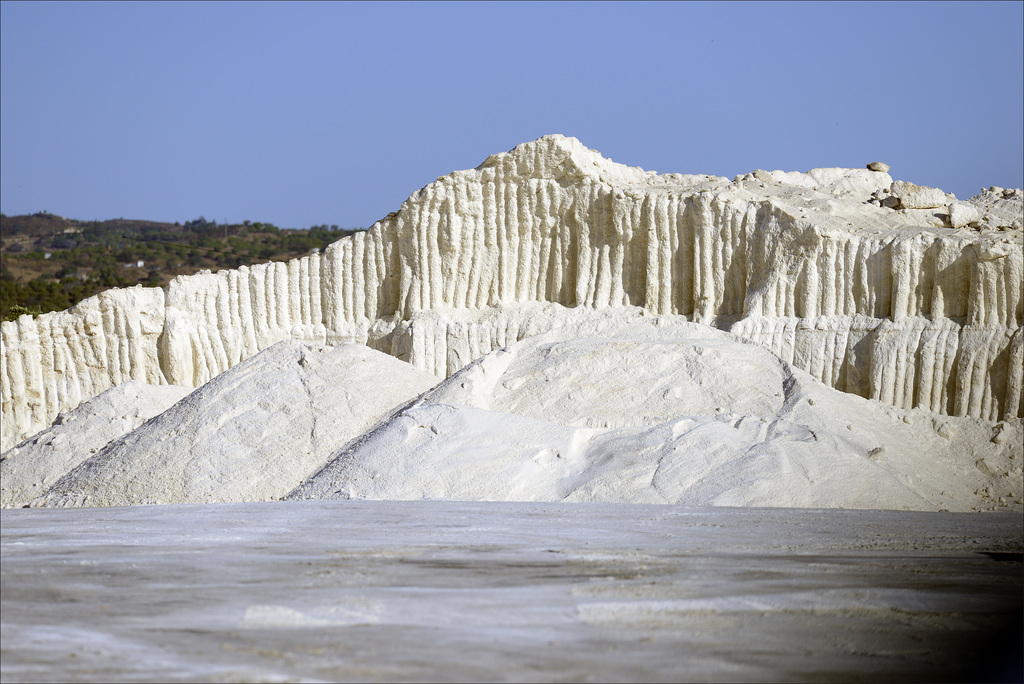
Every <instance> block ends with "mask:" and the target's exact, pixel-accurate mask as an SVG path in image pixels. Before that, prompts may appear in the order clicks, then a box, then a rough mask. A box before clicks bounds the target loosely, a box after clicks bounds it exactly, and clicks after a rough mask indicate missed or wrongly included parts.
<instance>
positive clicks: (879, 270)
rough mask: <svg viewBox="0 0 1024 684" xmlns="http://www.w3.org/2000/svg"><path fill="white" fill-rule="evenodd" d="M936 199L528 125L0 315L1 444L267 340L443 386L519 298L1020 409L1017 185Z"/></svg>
mask: <svg viewBox="0 0 1024 684" xmlns="http://www.w3.org/2000/svg"><path fill="white" fill-rule="evenodd" d="M933 190H934V189H930V188H924V189H922V188H919V187H917V186H911V184H895V183H893V180H892V178H891V177H890V176H889V175H888V174H887V173H884V172H879V171H870V170H866V169H865V170H856V169H815V170H812V171H810V172H808V173H783V172H778V171H776V172H765V171H756V172H754V173H752V174H747V175H745V176H742V177H738V178H737V179H735V180H734V181H732V182H730V181H728V180H727V179H724V178H717V177H712V176H692V175H680V174H662V175H658V174H656V173H655V172H645V171H643V170H641V169H637V168H630V167H626V166H622V165H619V164H615V163H613V162H611V161H610V160H607V159H604V158H602V157H601V156H600V155H599V154H598V153H597V152H595V151H593V150H588V149H587V148H585V147H584V146H583V145H581V144H580V143H579V142H578V141H577V140H575V139H572V138H565V137H562V136H547V137H544V138H541V139H539V140H537V141H534V142H531V143H526V144H523V145H520V146H519V147H517V148H515V149H514V150H512V151H510V152H507V153H503V154H498V155H493V156H491V157H489V158H488V159H487V160H486V161H485V162H484V163H483V164H481V165H480V166H479V167H478V168H476V169H473V170H468V171H458V172H455V173H452V174H449V175H448V176H445V177H443V178H439V179H438V180H437V181H436V182H434V183H431V184H430V185H428V186H426V187H425V188H423V189H422V190H420V191H418V192H416V193H414V194H413V195H412V196H411V197H410V198H409V199H408V200H407V201H406V202H405V203H404V204H403V205H402V207H401V209H400V210H399V211H398V212H396V213H394V214H390V215H389V216H388V217H386V218H385V219H383V220H382V221H380V222H378V223H377V224H375V225H374V226H373V227H372V228H371V229H370V230H368V231H366V232H365V233H361V234H357V235H354V236H352V237H350V238H346V239H343V240H340V241H339V242H337V243H335V244H334V245H332V246H331V247H329V248H328V249H327V250H326V251H325V253H324V254H323V255H310V256H308V257H305V258H302V259H297V260H294V261H291V262H288V263H275V264H264V265H259V266H253V267H243V268H240V269H237V270H233V271H221V272H219V273H217V274H209V273H206V274H199V275H195V276H190V277H183V278H178V279H176V280H175V281H174V282H172V283H171V284H170V285H169V286H168V288H167V289H166V292H164V291H160V290H146V289H141V288H136V289H128V290H118V291H111V292H107V293H103V294H101V295H99V296H97V297H94V298H91V299H90V300H87V301H85V302H82V303H81V304H79V305H78V306H77V307H75V308H73V309H71V310H69V311H66V312H60V313H55V314H48V315H43V316H39V317H38V318H36V319H32V318H31V317H28V316H23V317H22V318H21V319H19V320H18V321H16V322H14V323H4V324H3V327H2V344H3V353H2V354H0V380H2V393H3V396H2V400H3V417H2V426H3V442H2V448H3V449H7V448H8V447H10V446H12V445H14V444H16V443H17V442H18V441H20V440H21V439H23V438H24V437H26V436H28V435H31V434H33V433H35V432H37V431H38V430H40V429H42V428H43V427H45V426H47V425H49V424H50V422H51V421H52V420H53V419H54V417H56V415H57V414H58V413H59V412H60V411H62V410H67V409H70V408H73V407H75V406H77V405H78V404H80V403H81V402H82V401H85V400H86V399H88V398H90V397H92V396H95V395H96V394H98V393H99V392H102V391H103V390H105V389H107V388H109V387H111V386H113V385H116V384H119V383H121V382H123V381H126V380H129V379H138V380H143V381H146V382H149V383H154V384H160V383H171V384H178V385H189V386H199V385H202V384H203V383H205V382H207V381H209V380H210V379H212V378H213V377H215V376H217V375H218V374H220V373H222V372H224V371H225V370H227V369H228V368H231V367H232V366H234V365H236V364H238V363H240V362H241V361H243V360H245V359H247V358H249V357H251V356H253V355H254V354H256V353H257V352H259V351H261V350H263V349H266V348H267V347H269V346H271V345H272V344H274V343H276V342H278V341H281V340H285V339H293V340H298V341H302V342H307V343H312V344H321V345H322V344H328V345H333V344H337V343H339V342H360V343H363V344H367V345H369V346H371V347H373V348H375V349H378V350H381V351H385V352H387V353H390V354H392V355H394V356H397V357H399V358H401V359H403V360H408V361H411V362H412V363H413V364H414V365H416V366H418V367H419V368H421V369H423V370H426V371H427V372H430V373H435V374H444V375H450V374H452V373H454V372H455V371H457V370H459V368H461V367H462V366H464V365H465V364H467V363H469V362H470V361H472V360H474V359H475V358H477V357H479V356H480V355H483V354H485V353H487V352H489V351H491V350H493V349H496V348H499V347H501V346H504V345H505V344H507V343H509V342H512V341H515V340H518V339H521V338H522V337H524V336H526V335H527V334H532V333H536V332H541V331H543V330H546V329H553V328H554V327H557V326H558V325H559V322H558V320H557V319H555V318H552V317H547V318H546V317H545V316H544V315H543V314H541V315H534V314H535V310H533V309H530V308H529V306H526V307H523V306H519V307H511V305H523V304H524V303H526V304H528V303H534V302H535V303H538V306H540V307H541V308H543V306H544V305H545V303H550V304H555V305H560V306H561V307H569V308H588V309H596V310H606V309H612V308H622V307H631V306H632V307H640V308H642V309H644V310H646V311H649V312H651V313H656V314H672V315H678V316H683V317H685V318H686V319H687V320H693V321H697V322H700V323H704V324H708V325H712V326H715V327H718V328H720V329H725V330H729V331H731V332H733V333H734V334H736V335H739V336H741V337H744V338H746V339H749V340H751V341H753V342H756V343H757V344H760V345H762V346H764V347H766V348H767V349H769V350H771V351H772V352H774V353H775V354H777V355H778V356H780V357H781V358H782V359H783V360H784V361H786V362H788V363H791V364H792V365H794V366H796V367H797V368H800V369H803V370H805V371H807V372H808V373H810V374H811V375H812V376H814V377H815V378H817V379H819V380H821V381H822V382H824V383H825V384H827V385H830V386H832V387H835V388H836V389H839V390H842V391H845V392H850V393H854V394H858V395H860V396H863V397H870V398H874V399H878V400H879V401H882V402H884V403H887V404H890V405H892V406H895V407H900V408H911V407H922V408H926V409H929V410H931V411H935V412H939V413H944V414H950V415H959V416H972V417H976V418H983V419H986V420H993V421H994V420H999V419H1001V418H1010V417H1019V416H1022V415H1024V406H1022V404H1024V402H1022V397H1024V394H1022V387H1024V385H1022V376H1024V371H1022V362H1024V333H1022V329H1021V325H1022V319H1024V308H1022V306H1024V304H1022V278H1024V260H1022V246H1021V241H1022V230H1021V194H1020V191H1001V190H1000V191H996V190H993V191H990V192H985V193H982V194H981V195H979V196H977V197H975V198H971V199H970V200H968V201H967V202H960V203H958V202H956V201H955V198H953V197H952V196H949V195H945V194H944V193H941V192H932V191H933ZM940 196H941V197H940ZM954 225H956V226H958V227H956V228H954V227H953V226H954ZM510 307H511V308H510ZM506 311H507V312H506ZM524 311H525V312H526V313H525V314H524V313H521V312H524ZM464 313H466V314H469V315H464ZM521 316H526V318H525V319H524V318H521Z"/></svg>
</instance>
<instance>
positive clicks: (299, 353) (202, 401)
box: [32, 341, 437, 506]
mask: <svg viewBox="0 0 1024 684" xmlns="http://www.w3.org/2000/svg"><path fill="white" fill-rule="evenodd" d="M436 382H437V378H435V377H433V376H431V375H427V374H425V373H423V372H421V371H418V370H416V369H415V368H413V367H412V366H410V365H409V364H407V363H404V362H402V361H399V360H397V359H395V358H393V357H391V356H388V355H386V354H382V353H380V352H377V351H374V350H372V349H369V348H367V347H365V346H363V345H359V344H342V345H339V346H337V347H334V348H330V347H324V348H319V349H311V348H307V347H305V346H304V345H303V344H301V343H299V342H294V341H284V342H280V343H278V344H276V345H274V346H272V347H270V348H268V349H266V350H264V351H263V352H261V353H259V354H257V355H255V356H253V357H251V358H249V359H247V360H246V361H244V362H242V363H240V364H238V365H237V366H235V367H233V368H231V369H230V370H228V371H226V372H224V373H222V374H221V375H219V376H217V377H216V378H214V379H213V380H211V381H210V382H208V383H206V384H205V385H203V386H202V387H200V388H199V389H197V390H195V391H194V392H193V393H192V394H191V395H189V396H188V397H187V398H186V399H185V400H184V401H181V402H179V403H178V404H176V405H175V406H173V407H172V408H171V409H169V410H167V411H165V412H164V413H163V414H161V415H160V416H158V417H156V418H154V419H153V420H152V421H150V422H149V423H147V424H145V425H143V426H142V427H140V428H138V429H136V430H135V431H133V432H131V433H130V434H128V435H125V436H124V437H122V438H121V439H119V440H117V441H115V442H113V443H111V444H110V445H108V446H107V447H106V448H105V449H103V450H102V451H101V452H100V453H98V454H96V455H95V456H93V457H92V458H90V459H89V460H87V461H85V462H84V463H82V464H81V465H80V466H78V467H77V468H75V469H74V470H72V471H71V472H69V473H67V474H66V475H65V476H64V477H62V478H61V479H60V480H59V481H58V482H57V483H56V484H54V485H53V487H51V488H50V490H49V491H48V492H46V494H45V495H44V496H43V497H42V498H40V499H37V500H36V501H33V502H32V505H33V506H36V505H43V506H124V505H134V504H146V503H189V502H191V503H206V502H227V501H267V500H274V499H278V498H280V497H282V496H283V495H285V494H287V493H288V492H289V491H291V490H292V489H293V488H294V487H295V486H297V485H298V484H299V483H300V482H302V481H303V479H304V478H306V477H308V476H309V475H310V473H312V472H313V471H315V470H316V469H317V468H318V467H320V466H321V465H322V464H323V463H324V462H325V461H326V460H327V459H328V457H329V456H330V455H331V453H332V452H334V451H335V450H336V449H338V447H339V445H342V444H344V443H346V442H347V441H348V440H350V439H352V438H353V437H355V436H356V435H359V434H360V433H362V432H364V431H365V430H367V429H369V428H370V427H371V426H373V425H374V424H375V423H376V422H377V421H379V420H380V419H381V418H383V417H384V416H386V415H387V413H388V412H389V411H391V410H393V409H394V408H396V407H397V406H400V405H401V404H403V403H405V402H407V401H409V399H411V398H412V397H415V396H417V395H419V394H420V393H422V392H423V391H425V390H426V389H429V388H430V387H432V386H433V385H434V384H435V383H436Z"/></svg>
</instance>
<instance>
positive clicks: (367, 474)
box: [290, 310, 1022, 511]
mask: <svg viewBox="0 0 1024 684" xmlns="http://www.w3.org/2000/svg"><path fill="white" fill-rule="evenodd" d="M566 318H569V319H571V318H573V316H572V315H571V314H570V315H567V316H566ZM1021 438H1022V431H1021V421H1019V420H1016V421H1011V422H1008V423H1002V424H1000V425H998V426H995V427H993V426H991V425H987V424H982V423H979V421H976V420H973V419H969V418H950V417H944V416H939V415H937V414H934V413H932V412H929V411H922V410H920V409H918V410H903V409H894V408H890V407H886V406H884V405H882V404H880V403H879V402H876V401H870V400H866V399H863V398H860V397H856V396H852V395H849V394H844V393H841V392H838V391H836V390H833V389H831V388H828V387H825V386H824V385H823V384H822V383H820V382H819V381H817V380H815V379H814V378H813V377H811V376H810V375H808V374H807V373H805V372H803V371H801V370H799V369H796V368H793V367H792V366H791V365H790V364H788V363H785V362H784V361H781V360H780V359H779V358H778V357H776V356H774V355H773V354H771V353H770V352H768V351H766V350H764V349H762V348H759V347H756V346H754V345H752V344H750V343H745V342H744V341H743V340H741V339H738V338H736V337H734V336H731V335H728V334H725V333H722V332H719V331H717V330H714V329H712V328H709V327H707V326H702V325H699V324H694V323H689V322H685V321H682V320H680V318H679V317H673V316H669V317H665V316H660V317H651V316H644V315H643V312H642V311H639V310H636V311H627V312H619V313H617V314H612V315H608V314H605V316H603V317H601V318H600V319H591V320H585V321H581V322H578V323H576V324H574V325H564V326H562V327H559V328H558V329H556V330H554V331H552V332H549V333H544V334H541V335H538V336H534V337H530V338H528V339H525V340H523V341H521V342H518V343H516V344H513V345H511V346H509V347H508V348H506V349H502V350H499V351H495V352H492V353H490V354H488V355H487V356H485V357H483V358H482V359H479V360H478V361H475V362H474V363H472V364H470V365H468V366H467V367H465V368H463V369H462V370H460V371H458V372H457V373H455V374H454V375H453V376H452V377H450V378H448V380H446V381H445V382H443V383H441V384H440V385H439V386H438V387H436V388H434V389H432V390H430V391H428V392H426V393H425V394H424V395H423V396H421V397H420V398H419V399H418V400H416V401H415V402H412V403H411V404H410V405H409V406H407V407H406V408H405V409H404V410H402V411H401V412H398V413H397V414H395V415H394V416H393V417H392V418H391V419H390V420H388V421H387V422H385V423H383V424H382V425H380V426H378V427H377V428H376V429H374V430H372V431H371V432H369V433H367V434H366V435H363V436H362V437H360V438H359V439H357V440H355V441H354V442H352V443H351V444H350V445H348V446H347V447H346V448H345V449H343V450H341V451H340V452H339V453H338V454H337V455H336V456H335V458H334V459H333V460H332V461H331V462H330V463H329V464H328V465H326V466H325V467H324V468H323V469H322V470H321V471H320V472H318V473H317V474H316V475H315V476H313V477H312V478H310V479H309V480H308V481H307V482H305V483H303V485H302V486H301V487H299V488H298V489H297V490H296V491H295V492H293V493H292V495H291V496H290V498H293V499H323V498H369V499H421V498H455V499H473V500H496V501H524V500H525V501H557V500H567V501H591V502H594V501H598V502H616V503H626V502H632V503H638V502H639V503H682V504H688V505H721V506H786V507H842V508H884V509H897V510H898V509H913V510H957V511H969V510H992V509H996V508H1000V507H1005V506H1007V505H1011V506H1012V505H1013V503H1014V502H1019V501H1020V498H1021V496H1022V471H1021V454H1020V452H1021V448H1020V441H1021ZM1018 507H1019V506H1018Z"/></svg>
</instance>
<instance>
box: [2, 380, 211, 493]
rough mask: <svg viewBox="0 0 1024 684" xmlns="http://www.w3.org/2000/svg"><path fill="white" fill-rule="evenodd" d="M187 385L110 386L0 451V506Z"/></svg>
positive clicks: (40, 486)
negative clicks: (17, 442) (52, 422)
mask: <svg viewBox="0 0 1024 684" xmlns="http://www.w3.org/2000/svg"><path fill="white" fill-rule="evenodd" d="M192 389H193V388H191V387H179V386H177V385H147V384H146V383H144V382H140V381H138V380H129V381H128V382H126V383H124V384H122V385H118V386H117V387H112V388H110V389H108V390H106V391H105V392H102V393H101V394H99V395H98V396H96V397H94V398H93V399H91V400H89V401H87V402H86V403H84V404H82V405H81V406H79V407H78V408H76V409H74V410H73V411H69V412H67V413H61V414H60V415H59V416H57V420H56V421H54V424H53V425H52V426H51V427H49V428H47V429H45V430H43V431H41V432H39V433H38V434H36V435H35V436H33V437H32V438H31V439H28V440H26V441H24V442H22V443H21V444H19V445H18V446H16V447H14V448H12V449H9V450H8V451H6V452H4V453H3V455H0V507H3V508H11V507H17V506H23V505H26V504H28V503H29V501H31V500H32V499H34V498H36V497H37V496H39V495H40V494H42V493H43V492H44V491H46V489H48V488H49V487H50V486H52V485H53V484H54V483H55V482H57V480H58V479H59V478H60V477H61V476H62V475H64V474H65V473H66V472H68V471H69V470H71V469H73V468H75V467H76V466H78V465H79V464H80V463H82V462H83V461H85V460H86V459H88V458H89V457H91V456H92V455H93V454H95V453H97V452H98V451H100V450H101V449H103V447H105V446H107V444H109V443H110V442H112V441H113V440H115V439H117V438H119V437H121V436H122V435H125V434H127V433H129V432H131V431H132V430H135V429H136V428H138V427H139V426H141V425H142V424H144V423H145V422H146V421H147V420H149V419H150V418H152V417H154V416H157V415H159V414H161V413H163V412H164V411H165V410H167V409H168V408H169V407H171V406H172V405H173V404H175V403H176V402H178V401H179V400H180V399H182V398H184V397H185V396H187V395H188V394H190V393H191V392H192Z"/></svg>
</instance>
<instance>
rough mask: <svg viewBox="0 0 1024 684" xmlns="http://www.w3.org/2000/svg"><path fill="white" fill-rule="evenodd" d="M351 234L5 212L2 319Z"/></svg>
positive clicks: (299, 251) (309, 248)
mask: <svg viewBox="0 0 1024 684" xmlns="http://www.w3.org/2000/svg"><path fill="white" fill-rule="evenodd" d="M354 232H356V230H345V229H339V228H338V226H326V225H323V226H313V227H312V228H308V229H303V230H282V229H280V228H278V227H277V226H274V225H273V224H270V223H251V222H249V221H246V222H244V223H241V224H232V225H227V224H218V223H217V222H216V221H207V220H206V219H205V218H203V217H200V218H198V219H196V220H194V221H186V222H185V223H184V224H179V223H173V224H171V223H157V222H154V221H134V220H125V219H112V220H109V221H78V220H75V219H66V218H63V217H60V216H55V215H53V214H47V213H45V212H43V213H39V214H32V215H28V216H4V215H2V214H0V318H2V319H3V320H13V319H14V318H16V317H17V316H19V315H21V314H25V313H30V314H39V313H45V312H47V311H61V310H63V309H67V308H68V307H71V306H74V305H75V304H77V303H78V302H80V301H82V300H83V299H85V298H86V297H91V296H92V295H94V294H98V293H99V292H102V291H103V290H107V289H110V288H112V287H127V286H131V285H137V284H142V285H146V286H149V287H161V286H163V285H166V284H167V283H169V282H170V281H171V279H173V278H174V277H176V276H179V275H191V274H192V273H196V272H197V271H200V270H203V269H209V270H211V271H218V270H221V269H224V268H238V267H239V266H242V265H248V264H258V263H264V262H267V261H287V260H288V259H294V258H296V257H301V256H304V255H306V254H309V253H311V252H314V251H318V250H323V249H324V248H326V247H327V246H328V245H330V244H331V243H332V242H335V241H337V240H339V239H341V238H343V237H345V236H346V235H351V234H352V233H354Z"/></svg>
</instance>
